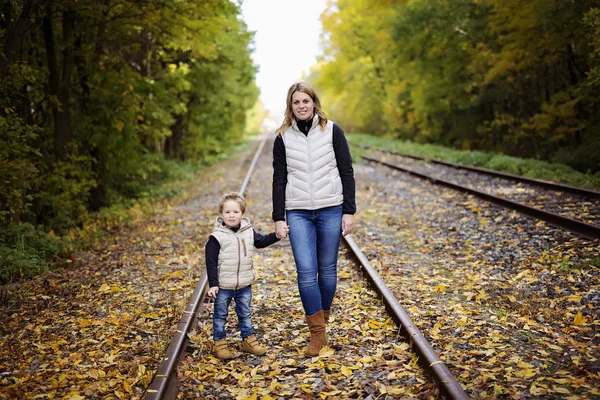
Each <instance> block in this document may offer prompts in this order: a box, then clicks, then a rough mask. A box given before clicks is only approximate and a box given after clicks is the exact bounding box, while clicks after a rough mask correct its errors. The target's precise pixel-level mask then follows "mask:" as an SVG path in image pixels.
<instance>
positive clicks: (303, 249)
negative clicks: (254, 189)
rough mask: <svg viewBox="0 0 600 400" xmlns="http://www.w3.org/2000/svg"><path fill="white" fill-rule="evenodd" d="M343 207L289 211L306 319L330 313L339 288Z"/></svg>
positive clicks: (291, 239) (292, 242)
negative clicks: (338, 275) (338, 261)
mask: <svg viewBox="0 0 600 400" xmlns="http://www.w3.org/2000/svg"><path fill="white" fill-rule="evenodd" d="M342 213H343V211H342V206H341V205H340V206H334V207H326V208H321V209H319V210H287V211H286V220H287V223H288V225H289V226H290V244H291V245H292V252H293V253H294V260H295V261H296V271H297V273H298V289H299V291H300V298H301V299H302V306H303V307H304V313H305V314H306V315H313V314H314V313H317V312H319V311H321V310H329V309H330V308H331V303H332V302H333V297H334V296H335V291H336V288H337V260H338V252H339V247H340V237H341V234H342Z"/></svg>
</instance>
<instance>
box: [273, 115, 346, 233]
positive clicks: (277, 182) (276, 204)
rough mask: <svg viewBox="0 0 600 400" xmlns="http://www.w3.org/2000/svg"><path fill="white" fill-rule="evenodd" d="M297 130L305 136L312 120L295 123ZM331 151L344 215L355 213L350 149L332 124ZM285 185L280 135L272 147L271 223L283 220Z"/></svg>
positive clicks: (285, 173)
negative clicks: (340, 191) (333, 156)
mask: <svg viewBox="0 0 600 400" xmlns="http://www.w3.org/2000/svg"><path fill="white" fill-rule="evenodd" d="M297 123H298V128H299V129H300V131H301V132H303V133H304V134H305V135H306V134H308V131H309V130H310V128H311V125H312V119H310V120H307V121H297ZM333 151H334V153H335V160H336V163H337V168H338V170H339V172H340V178H341V180H342V188H343V189H342V190H343V194H344V202H343V205H342V208H343V213H344V214H352V215H354V214H355V213H356V200H355V190H356V183H355V181H354V169H353V168H352V156H351V155H350V147H349V146H348V141H347V140H346V136H345V135H344V131H343V130H342V128H340V127H339V126H338V125H337V124H335V123H334V124H333ZM286 184H287V161H286V158H285V144H284V143H283V138H282V137H281V135H277V137H276V138H275V144H274V145H273V215H272V216H273V221H275V222H277V221H284V220H285V186H286Z"/></svg>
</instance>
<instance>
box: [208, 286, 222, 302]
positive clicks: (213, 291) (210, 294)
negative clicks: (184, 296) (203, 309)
mask: <svg viewBox="0 0 600 400" xmlns="http://www.w3.org/2000/svg"><path fill="white" fill-rule="evenodd" d="M217 293H219V287H218V286H213V287H211V288H210V289H208V292H207V293H206V295H207V296H208V297H210V298H212V299H216V298H217Z"/></svg>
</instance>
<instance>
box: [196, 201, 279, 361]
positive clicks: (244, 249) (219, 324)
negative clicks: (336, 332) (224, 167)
mask: <svg viewBox="0 0 600 400" xmlns="http://www.w3.org/2000/svg"><path fill="white" fill-rule="evenodd" d="M280 239H282V238H280V237H278V236H277V235H276V234H275V232H273V233H269V234H268V235H264V236H263V235H261V234H260V233H258V232H256V231H255V230H254V229H253V228H252V225H251V224H250V220H248V218H246V201H245V200H244V198H243V197H242V196H240V195H239V194H238V193H236V192H231V193H227V194H225V195H224V196H223V197H222V198H221V201H220V203H219V216H218V217H217V220H216V222H215V228H214V231H213V233H212V234H211V235H210V236H209V238H208V241H207V243H206V271H207V275H208V284H209V290H208V294H207V295H208V297H211V298H213V299H215V306H214V313H213V339H214V342H215V355H216V356H217V358H219V359H220V360H226V359H230V358H233V357H234V355H233V353H232V352H231V351H230V350H229V349H228V348H227V341H226V339H225V337H226V332H225V322H226V320H227V314H228V311H229V304H230V303H231V299H234V300H235V312H236V314H237V317H238V322H239V325H240V331H241V332H240V333H241V336H242V346H241V350H242V351H244V352H247V353H251V354H255V355H263V354H265V352H266V350H265V348H264V347H263V346H261V345H260V344H259V343H258V341H257V340H256V336H255V334H254V330H253V329H252V320H251V308H250V302H251V300H252V283H253V282H254V267H253V264H252V256H253V255H254V249H255V248H258V249H261V248H263V247H267V246H270V245H272V244H273V243H275V242H277V241H279V240H280Z"/></svg>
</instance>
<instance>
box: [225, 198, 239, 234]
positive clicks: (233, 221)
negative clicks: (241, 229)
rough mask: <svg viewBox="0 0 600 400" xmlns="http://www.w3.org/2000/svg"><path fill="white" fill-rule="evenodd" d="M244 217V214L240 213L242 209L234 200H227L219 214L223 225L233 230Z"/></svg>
mask: <svg viewBox="0 0 600 400" xmlns="http://www.w3.org/2000/svg"><path fill="white" fill-rule="evenodd" d="M243 217H244V213H242V208H241V207H240V205H239V204H238V203H237V201H234V200H227V201H226V202H225V203H224V204H223V212H221V218H223V221H225V225H227V226H228V227H229V228H235V227H236V226H238V225H239V224H240V222H242V218H243Z"/></svg>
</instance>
